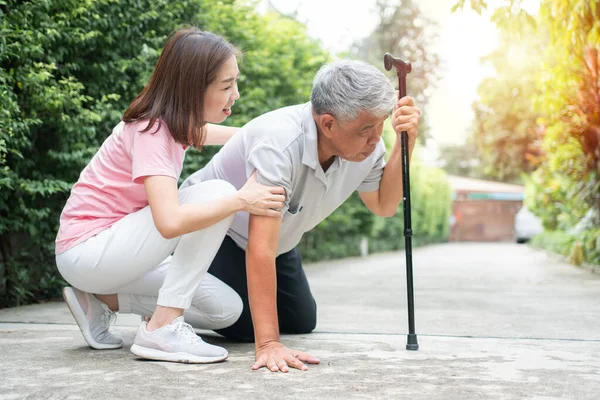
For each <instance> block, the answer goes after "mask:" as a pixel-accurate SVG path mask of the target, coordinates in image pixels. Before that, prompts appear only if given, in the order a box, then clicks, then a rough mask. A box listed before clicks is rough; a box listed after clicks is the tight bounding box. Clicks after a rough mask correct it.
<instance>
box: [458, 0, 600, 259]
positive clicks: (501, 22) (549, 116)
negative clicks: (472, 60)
mask: <svg viewBox="0 0 600 400" xmlns="http://www.w3.org/2000/svg"><path fill="white" fill-rule="evenodd" d="M464 3H465V1H464V0H462V1H459V2H458V3H457V5H456V7H457V8H460V7H462V6H463V5H464ZM471 3H474V4H475V6H476V7H477V8H478V9H479V10H481V9H484V8H485V7H486V6H487V4H486V2H485V1H482V0H473V1H472V2H471ZM472 5H473V4H472ZM521 6H522V1H520V0H510V1H508V0H507V1H506V5H505V6H503V7H500V8H498V9H497V10H496V11H495V12H494V14H493V17H492V19H493V21H495V22H496V24H497V25H498V27H499V28H500V29H501V30H502V31H503V32H505V33H507V34H511V35H513V36H515V35H519V36H520V37H521V38H522V40H525V41H531V42H533V41H535V40H537V42H538V43H539V45H538V48H539V60H540V62H539V63H537V64H536V65H537V68H534V69H532V70H531V74H530V76H529V77H528V80H529V81H530V84H528V85H534V86H533V90H530V92H529V93H530V95H529V102H530V106H531V109H532V110H533V111H534V113H529V114H523V113H519V112H511V113H510V114H511V115H512V116H513V117H514V118H515V120H516V121H517V122H518V123H520V124H525V125H526V126H527V125H529V126H531V127H534V126H536V127H540V128H541V130H540V134H541V146H540V149H541V154H540V157H538V158H537V160H536V163H535V164H534V165H533V166H534V167H535V170H533V171H532V172H531V174H529V175H525V180H526V191H527V196H526V197H527V202H528V205H529V206H530V208H532V209H533V210H534V211H535V212H536V214H538V215H539V216H540V217H541V218H542V220H543V222H544V225H545V226H546V228H548V229H552V230H554V229H558V230H561V231H568V230H569V229H570V228H572V227H573V226H574V225H575V224H577V222H578V221H579V220H581V218H582V217H583V216H584V215H585V214H586V213H587V212H588V211H589V210H590V209H592V210H595V212H594V213H593V215H600V23H599V21H600V0H542V1H541V4H540V9H539V12H538V14H537V16H535V17H534V16H531V15H529V14H528V13H526V12H525V11H524V10H523V9H522V7H521ZM534 36H535V37H534ZM532 51H535V52H536V53H538V51H537V49H535V48H532ZM504 84H505V83H502V82H498V83H497V84H496V85H492V86H493V87H487V89H483V88H482V91H485V92H486V93H490V92H492V93H495V94H492V96H491V97H492V98H493V101H494V102H495V104H497V105H498V107H501V108H502V109H507V108H510V107H512V105H511V106H508V105H506V101H505V100H502V96H501V93H502V92H503V88H502V87H501V86H502V85H504ZM501 103H504V104H505V105H504V106H500V104H501ZM525 103H526V101H525V102H524V104H523V105H524V106H525ZM507 114H508V113H507ZM484 119H486V116H483V118H482V120H484ZM513 131H514V132H519V129H513ZM482 132H483V130H480V132H478V133H476V135H477V134H481V133H482ZM497 139H498V135H496V136H494V140H493V141H492V144H491V145H490V148H489V149H490V150H489V151H490V152H496V153H500V152H501V151H502V148H501V146H494V145H493V144H494V143H495V142H494V141H496V140H497ZM534 139H535V137H534ZM494 167H496V166H495V165H494ZM524 171H525V172H529V171H528V169H524ZM596 223H597V224H598V225H600V221H596ZM594 232H596V233H594V235H596V237H597V230H596V231H594ZM584 236H585V235H584ZM585 243H587V244H589V243H595V244H594V246H597V243H600V241H594V240H587V241H585ZM578 245H579V244H578ZM588 250H589V251H597V249H596V250H593V249H588ZM594 254H597V253H594ZM598 262H599V263H600V260H598Z"/></svg>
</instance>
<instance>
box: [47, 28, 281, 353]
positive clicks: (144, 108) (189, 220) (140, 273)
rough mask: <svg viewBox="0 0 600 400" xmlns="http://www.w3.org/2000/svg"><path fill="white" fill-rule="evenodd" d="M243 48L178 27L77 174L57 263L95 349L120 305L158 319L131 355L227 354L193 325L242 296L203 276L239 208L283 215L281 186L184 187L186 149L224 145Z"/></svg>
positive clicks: (229, 317) (222, 313)
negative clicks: (179, 184) (179, 182)
mask: <svg viewBox="0 0 600 400" xmlns="http://www.w3.org/2000/svg"><path fill="white" fill-rule="evenodd" d="M236 54H237V50H236V49H235V48H234V47H233V46H232V45H230V44H229V43H227V42H226V41H225V40H224V39H223V38H221V37H219V36H217V35H214V34H212V33H209V32H202V31H200V30H198V29H196V28H186V29H182V30H179V31H177V32H175V33H173V34H172V35H171V36H170V38H169V40H168V42H167V44H166V46H165V48H164V49H163V51H162V54H161V56H160V58H159V60H158V62H157V64H156V67H155V70H154V73H153V75H152V77H151V78H150V81H149V83H148V85H147V86H146V87H145V88H144V89H143V90H142V92H141V93H140V94H139V95H138V96H137V97H136V98H135V99H134V100H133V101H132V102H131V104H130V106H129V108H128V109H127V110H126V111H125V114H124V116H123V121H122V122H121V123H119V124H118V125H117V126H116V127H115V128H114V130H113V132H112V134H111V135H110V136H109V137H108V138H107V139H106V141H105V142H104V143H103V144H102V146H101V148H100V149H99V150H98V153H97V154H96V155H95V156H94V157H93V158H92V160H91V161H90V163H89V164H88V165H87V166H86V168H85V169H84V170H83V172H82V173H81V175H80V177H79V180H78V182H77V183H76V184H75V185H74V186H73V189H72V191H71V195H70V197H69V199H68V201H67V204H66V206H65V208H64V210H63V212H62V214H61V217H60V228H59V232H58V235H57V238H56V262H57V265H58V269H59V271H60V273H61V275H62V276H63V277H64V279H65V280H66V281H67V282H69V284H71V285H72V287H67V288H65V289H64V291H63V294H64V298H65V301H66V303H67V305H68V306H69V309H70V310H71V312H72V314H73V316H74V317H75V320H76V321H77V324H78V325H79V328H80V329H81V332H82V334H83V336H84V338H85V340H86V341H87V342H88V344H89V345H90V346H91V347H93V348H95V349H115V348H120V347H121V346H122V345H123V341H122V340H121V339H119V338H116V337H115V336H113V335H112V334H111V333H110V332H109V326H110V323H111V320H112V318H113V317H114V315H115V312H116V311H119V312H122V313H135V314H139V315H143V316H149V315H151V316H152V317H151V319H150V320H149V322H143V323H142V324H141V326H140V328H139V329H138V332H137V335H136V338H135V341H134V344H133V346H132V348H131V351H132V352H133V353H134V354H136V355H138V356H140V357H143V358H148V359H155V360H165V361H176V362H187V363H205V362H216V361H222V360H224V359H225V358H227V351H226V350H225V349H223V348H221V347H218V346H213V345H210V344H207V343H205V342H203V341H202V339H201V338H199V337H198V336H197V335H196V334H195V333H194V330H193V328H192V327H191V326H190V325H189V324H188V323H186V322H185V321H184V311H185V320H187V322H191V323H192V324H193V325H194V326H195V327H197V328H206V329H222V328H224V327H227V326H229V325H231V324H233V323H234V322H235V321H236V320H237V318H238V317H239V315H240V313H241V311H242V302H241V300H240V298H239V296H238V295H237V294H236V293H235V292H234V291H233V290H232V289H231V288H229V287H228V286H227V285H225V284H224V283H223V282H221V281H219V280H218V279H217V278H215V277H212V276H211V275H209V274H207V273H206V271H207V270H208V268H209V266H210V264H211V261H212V259H213V257H214V256H215V254H216V252H217V250H218V249H219V246H220V245H221V242H222V240H223V238H224V237H225V234H226V232H227V230H228V228H229V225H230V223H231V221H232V219H233V214H234V213H235V212H237V211H247V212H250V213H252V214H258V215H266V216H272V217H278V216H279V211H275V210H276V209H280V208H281V207H283V200H284V196H283V194H284V191H283V189H282V188H272V187H267V186H262V185H260V184H258V182H256V179H255V177H254V176H252V177H251V178H250V179H249V180H248V182H247V183H246V184H245V186H244V187H243V188H242V189H240V190H239V191H236V189H235V188H234V187H233V186H232V185H231V184H229V183H227V182H225V181H220V180H213V181H207V182H203V183H202V184H199V185H194V186H193V187H189V188H186V189H182V190H178V188H177V180H178V178H179V175H180V173H181V169H182V162H183V158H184V155H185V151H186V149H187V148H188V147H189V146H194V147H196V148H201V147H202V145H203V144H204V143H205V142H208V143H212V144H218V143H223V142H224V141H225V140H226V138H227V136H228V135H229V136H230V135H231V133H232V130H227V128H223V127H215V126H212V125H209V124H208V123H220V122H222V121H224V120H225V119H226V118H227V116H229V115H231V107H232V106H233V104H234V102H235V100H236V99H238V98H239V93H238V90H237V79H238V77H239V70H238V66H237V62H236Z"/></svg>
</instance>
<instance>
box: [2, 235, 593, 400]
mask: <svg viewBox="0 0 600 400" xmlns="http://www.w3.org/2000/svg"><path fill="white" fill-rule="evenodd" d="M413 256H414V266H415V304H416V327H417V334H418V340H419V345H420V349H419V351H417V352H410V351H406V350H405V344H406V332H407V317H406V291H405V287H406V283H405V279H406V278H405V273H404V254H403V253H388V254H381V255H374V256H370V257H367V258H354V259H346V260H339V261H334V262H327V263H317V264H311V265H307V266H306V270H307V274H308V276H309V280H310V282H311V285H312V288H313V292H314V295H315V297H316V299H317V302H318V305H319V322H318V325H317V330H316V332H314V333H312V334H309V335H297V336H284V337H283V339H282V340H283V342H284V343H285V344H287V345H288V346H289V347H294V348H297V349H302V350H306V351H309V352H311V353H312V354H314V355H315V356H317V357H319V358H320V359H321V360H322V363H321V365H319V366H313V367H311V368H310V369H309V371H307V372H300V371H291V372H290V373H288V374H283V373H277V374H275V373H271V372H269V371H267V370H264V369H263V370H260V371H257V372H256V371H251V370H250V365H251V364H252V362H253V359H254V352H253V350H254V349H253V345H249V344H233V343H229V342H227V341H225V340H224V339H222V338H219V337H218V336H215V335H209V336H207V335H203V337H204V338H205V340H206V341H208V342H211V343H215V344H220V345H223V346H225V347H227V349H228V350H229V353H230V357H229V359H228V360H227V361H226V362H224V363H220V364H213V365H202V366H195V365H181V364H173V363H162V362H151V361H141V360H137V359H136V358H135V357H134V356H133V355H132V354H131V353H129V347H130V345H131V343H132V341H133V338H134V336H135V330H136V327H137V325H138V324H139V318H138V317H135V316H128V315H121V316H119V320H118V324H117V326H116V327H115V331H116V332H117V333H118V334H120V335H122V337H123V338H124V340H125V347H124V348H123V349H121V350H115V351H94V350H91V349H89V348H88V347H86V345H85V342H84V341H83V338H82V337H81V334H80V333H79V330H78V329H77V327H76V326H75V325H74V324H73V320H72V317H71V316H70V314H69V312H68V310H67V309H66V306H65V305H64V304H62V303H48V304H44V305H35V306H27V307H19V308H13V309H3V310H0V354H1V356H0V382H1V383H0V400H2V399H113V398H123V399H125V398H128V399H137V398H151V399H153V398H160V399H171V398H177V399H186V398H190V399H191V398H201V399H211V400H216V399H247V400H250V399H281V398H299V397H301V398H312V399H338V398H340V399H345V400H346V399H405V398H406V399H461V400H462V399H538V400H549V399H590V400H596V399H599V398H600V275H597V274H593V273H590V272H589V271H587V270H583V269H579V268H577V267H574V266H571V265H568V264H566V263H564V262H562V261H561V260H560V259H558V258H555V257H552V256H549V255H547V254H546V253H543V252H540V251H537V250H532V249H531V248H529V247H527V246H522V245H515V244H510V243H501V244H445V245H438V246H430V247H426V248H420V249H416V250H415V251H414V255H413Z"/></svg>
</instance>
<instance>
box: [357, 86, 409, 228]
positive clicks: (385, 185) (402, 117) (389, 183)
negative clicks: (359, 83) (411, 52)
mask: <svg viewBox="0 0 600 400" xmlns="http://www.w3.org/2000/svg"><path fill="white" fill-rule="evenodd" d="M420 116H421V112H420V111H419V109H418V108H416V107H415V102H414V100H413V99H412V98H410V97H403V98H402V99H400V100H399V101H398V103H397V105H396V107H395V108H394V113H393V114H392V126H393V128H394V131H395V132H396V142H395V143H394V147H393V148H392V151H391V153H390V158H389V159H388V161H387V163H386V165H385V167H384V169H383V175H382V177H381V182H380V184H379V189H378V190H376V191H374V192H360V193H359V195H360V198H361V200H362V202H363V203H364V204H365V205H366V206H367V208H368V209H369V210H371V211H372V212H373V213H374V214H377V215H379V216H382V217H391V216H393V215H394V214H395V213H396V210H397V209H398V205H399V204H400V202H401V201H402V197H403V193H402V146H401V143H402V141H401V134H402V131H406V132H408V159H409V160H410V159H411V157H412V153H413V150H414V148H415V143H416V141H417V134H418V126H419V118H420Z"/></svg>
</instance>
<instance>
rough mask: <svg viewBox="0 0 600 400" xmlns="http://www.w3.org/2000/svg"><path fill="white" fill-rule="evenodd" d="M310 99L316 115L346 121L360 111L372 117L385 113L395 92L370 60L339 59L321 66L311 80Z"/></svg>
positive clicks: (356, 115) (390, 106)
mask: <svg viewBox="0 0 600 400" xmlns="http://www.w3.org/2000/svg"><path fill="white" fill-rule="evenodd" d="M310 101H311V103H312V106H313V110H314V111H315V112H316V113H317V114H318V115H322V114H331V115H333V116H334V117H336V118H338V119H340V120H342V121H349V120H353V119H356V118H357V117H358V114H359V113H361V112H367V113H370V114H372V115H374V116H376V117H384V116H385V115H387V114H389V113H390V111H391V109H392V108H393V107H394V104H395V103H396V92H395V90H394V87H393V86H392V84H391V83H390V81H389V80H388V78H387V77H386V76H385V75H384V74H383V72H381V71H380V70H378V69H377V68H375V67H374V66H372V65H371V64H367V63H365V62H362V61H352V60H343V61H338V62H335V63H332V64H327V65H324V66H323V67H321V69H320V70H319V72H317V75H316V76H315V78H314V80H313V88H312V93H311V94H310Z"/></svg>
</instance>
